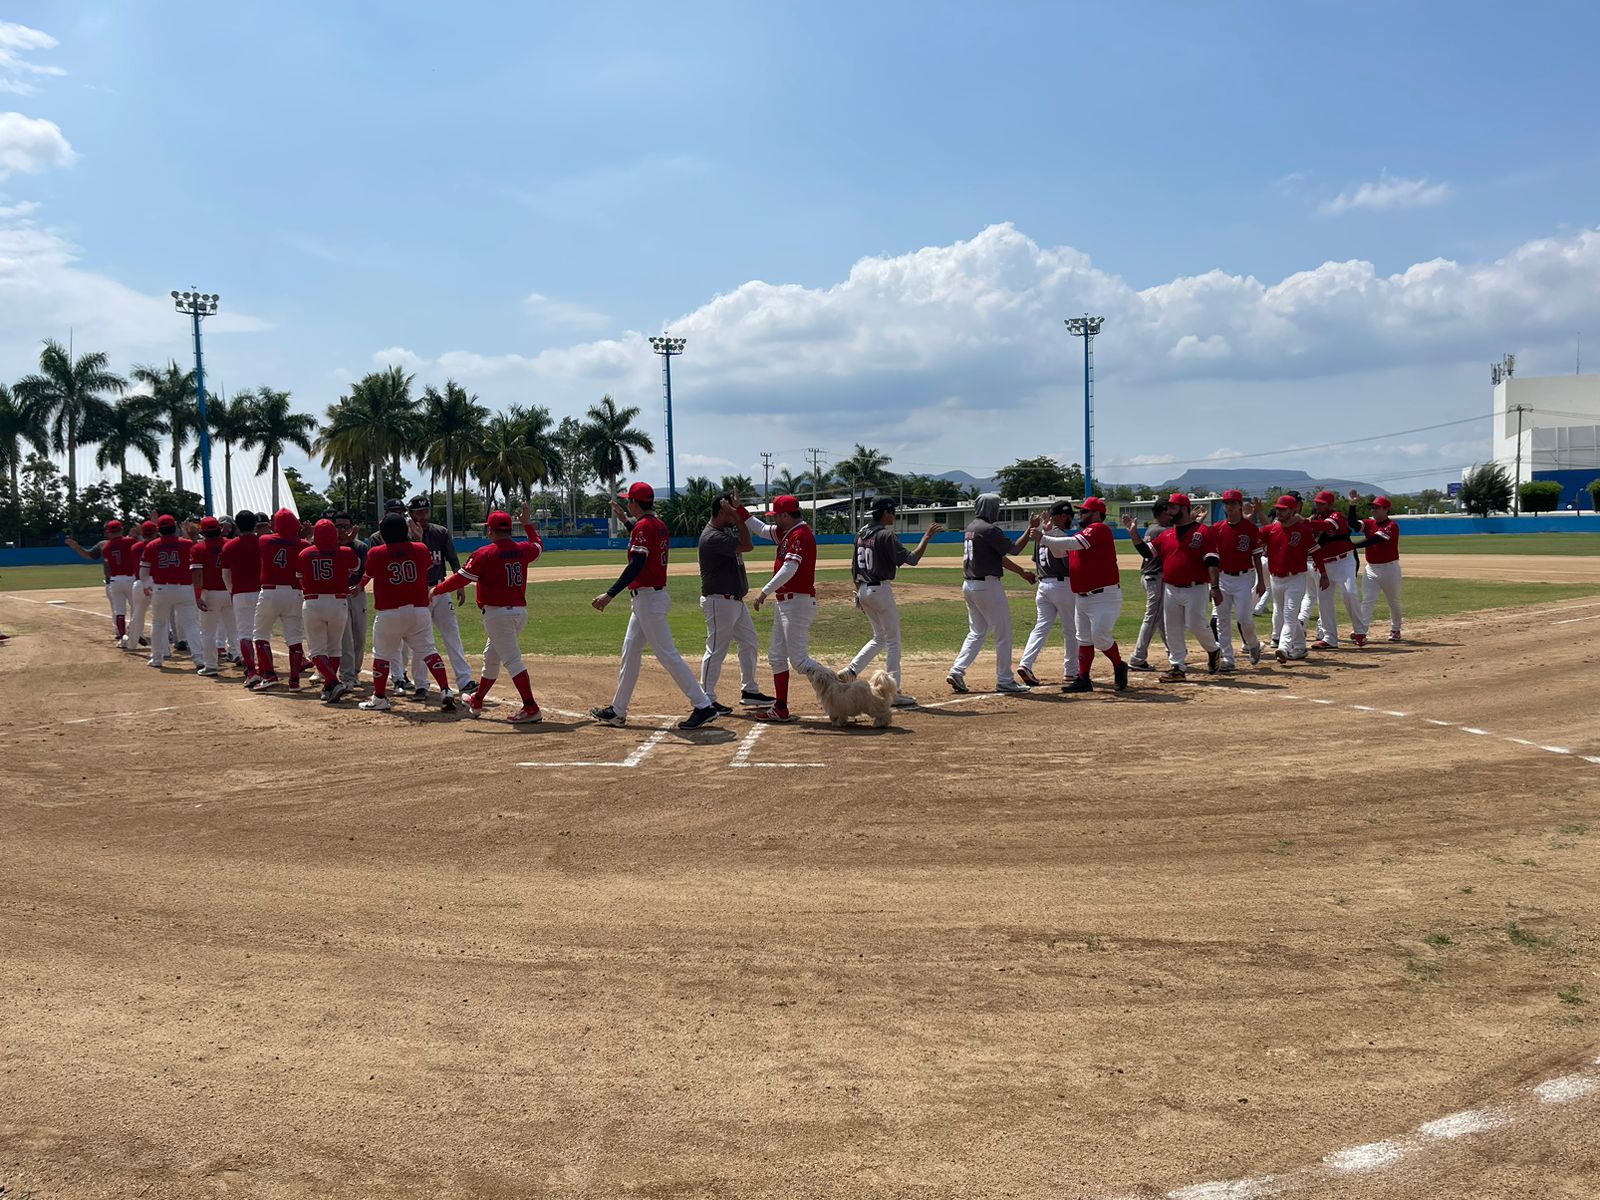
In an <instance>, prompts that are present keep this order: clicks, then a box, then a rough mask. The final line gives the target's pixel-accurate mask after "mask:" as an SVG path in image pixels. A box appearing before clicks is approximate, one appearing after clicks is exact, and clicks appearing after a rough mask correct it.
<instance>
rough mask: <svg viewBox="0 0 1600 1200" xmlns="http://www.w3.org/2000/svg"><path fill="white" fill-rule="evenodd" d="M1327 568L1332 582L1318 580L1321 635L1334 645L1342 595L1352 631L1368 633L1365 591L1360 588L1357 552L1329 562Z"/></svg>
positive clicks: (1336, 642)
mask: <svg viewBox="0 0 1600 1200" xmlns="http://www.w3.org/2000/svg"><path fill="white" fill-rule="evenodd" d="M1327 570H1328V586H1327V587H1325V588H1324V587H1323V586H1322V581H1321V579H1318V580H1317V597H1316V600H1317V636H1318V637H1319V638H1322V639H1323V640H1324V641H1326V642H1327V643H1328V644H1329V645H1330V646H1337V645H1338V644H1339V610H1338V602H1339V601H1340V600H1341V599H1342V600H1343V601H1344V611H1345V614H1346V615H1347V616H1348V617H1349V618H1350V631H1351V632H1352V633H1366V631H1367V624H1366V622H1365V621H1363V620H1362V619H1361V593H1360V592H1359V591H1358V590H1357V589H1356V556H1355V555H1354V554H1346V555H1344V557H1342V558H1336V559H1334V560H1333V561H1332V562H1330V563H1328V564H1327Z"/></svg>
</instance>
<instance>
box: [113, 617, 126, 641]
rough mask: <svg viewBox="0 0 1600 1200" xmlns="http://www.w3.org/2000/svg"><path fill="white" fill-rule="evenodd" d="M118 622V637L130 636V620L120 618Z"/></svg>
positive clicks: (117, 619)
mask: <svg viewBox="0 0 1600 1200" xmlns="http://www.w3.org/2000/svg"><path fill="white" fill-rule="evenodd" d="M116 621H117V636H118V637H127V636H128V618H127V617H118V618H116Z"/></svg>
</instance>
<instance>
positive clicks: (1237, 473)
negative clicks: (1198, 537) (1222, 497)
mask: <svg viewBox="0 0 1600 1200" xmlns="http://www.w3.org/2000/svg"><path fill="white" fill-rule="evenodd" d="M1228 488H1238V489H1239V490H1240V491H1242V492H1246V493H1249V494H1252V495H1261V494H1264V493H1266V492H1269V491H1273V490H1274V489H1276V490H1278V491H1285V490H1287V489H1290V488H1293V489H1294V490H1295V491H1297V492H1299V493H1300V494H1301V495H1303V496H1307V497H1308V498H1309V496H1310V494H1311V493H1314V492H1320V491H1322V490H1323V489H1324V488H1326V489H1327V490H1329V491H1331V492H1337V493H1338V494H1339V495H1340V496H1343V495H1344V494H1345V493H1346V492H1348V491H1349V490H1350V489H1351V488H1355V490H1356V491H1358V492H1360V493H1361V494H1362V495H1363V496H1367V495H1373V494H1381V493H1382V492H1383V491H1384V490H1385V489H1383V488H1381V487H1379V486H1378V485H1377V484H1375V483H1362V482H1361V480H1359V479H1337V478H1334V477H1333V476H1331V475H1308V474H1306V473H1305V472H1304V471H1287V470H1283V469H1282V468H1275V467H1198V468H1191V469H1190V470H1187V471H1185V472H1184V473H1183V474H1182V475H1179V476H1178V477H1177V478H1176V479H1169V480H1167V481H1166V482H1165V483H1163V484H1162V485H1161V486H1160V488H1159V489H1157V490H1159V491H1173V492H1188V493H1191V494H1198V495H1202V496H1204V495H1210V494H1212V493H1214V492H1221V491H1226V490H1227V489H1228Z"/></svg>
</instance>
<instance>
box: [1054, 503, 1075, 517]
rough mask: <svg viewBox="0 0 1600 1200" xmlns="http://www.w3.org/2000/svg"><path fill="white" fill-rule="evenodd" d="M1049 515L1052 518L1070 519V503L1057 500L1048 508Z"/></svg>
mask: <svg viewBox="0 0 1600 1200" xmlns="http://www.w3.org/2000/svg"><path fill="white" fill-rule="evenodd" d="M1050 515H1051V516H1052V517H1070V516H1071V515H1072V501H1071V500H1057V501H1056V502H1055V503H1054V504H1052V505H1051V506H1050Z"/></svg>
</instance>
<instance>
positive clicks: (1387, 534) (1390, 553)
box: [1361, 517, 1400, 565]
mask: <svg viewBox="0 0 1600 1200" xmlns="http://www.w3.org/2000/svg"><path fill="white" fill-rule="evenodd" d="M1361 529H1362V532H1364V533H1365V534H1366V535H1367V547H1366V549H1367V561H1368V562H1369V563H1378V564H1380V565H1381V564H1383V563H1392V562H1399V561H1400V526H1399V525H1397V524H1395V523H1394V522H1393V521H1385V522H1384V523H1383V524H1382V525H1379V524H1378V523H1377V522H1376V521H1374V520H1373V519H1372V518H1371V517H1368V518H1367V519H1366V520H1365V521H1363V522H1361Z"/></svg>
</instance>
